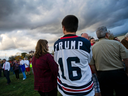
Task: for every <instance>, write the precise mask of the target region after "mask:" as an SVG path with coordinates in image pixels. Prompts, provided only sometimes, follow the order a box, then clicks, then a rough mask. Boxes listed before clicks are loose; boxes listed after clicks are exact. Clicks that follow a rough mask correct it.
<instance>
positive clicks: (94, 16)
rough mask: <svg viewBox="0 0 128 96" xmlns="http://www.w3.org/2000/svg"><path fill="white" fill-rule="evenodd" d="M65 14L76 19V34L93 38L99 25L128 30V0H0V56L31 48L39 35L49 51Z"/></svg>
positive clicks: (118, 31) (115, 30) (116, 30)
mask: <svg viewBox="0 0 128 96" xmlns="http://www.w3.org/2000/svg"><path fill="white" fill-rule="evenodd" d="M69 14H72V15H75V16H77V17H78V19H79V28H78V31H77V35H79V36H80V34H81V33H84V32H86V33H88V34H89V35H90V36H93V37H95V38H96V35H95V31H96V29H97V28H98V27H99V26H106V27H107V28H108V30H110V31H111V32H112V33H113V34H114V35H116V36H119V35H122V34H126V33H127V32H128V0H0V58H2V59H3V58H7V57H8V56H11V55H15V54H16V53H17V52H20V53H21V52H29V51H31V50H35V46H36V43H37V41H38V40H39V39H47V40H48V42H49V47H50V52H51V51H52V50H53V44H54V42H55V41H56V40H57V39H58V38H60V37H61V36H63V33H62V27H61V21H62V19H63V18H64V17H65V16H66V15H69Z"/></svg>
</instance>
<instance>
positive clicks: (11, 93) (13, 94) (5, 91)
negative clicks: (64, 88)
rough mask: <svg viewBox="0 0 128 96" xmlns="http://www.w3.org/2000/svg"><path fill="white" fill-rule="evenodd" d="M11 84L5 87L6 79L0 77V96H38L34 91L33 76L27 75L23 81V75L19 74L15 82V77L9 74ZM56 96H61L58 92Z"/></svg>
mask: <svg viewBox="0 0 128 96" xmlns="http://www.w3.org/2000/svg"><path fill="white" fill-rule="evenodd" d="M10 79H11V83H10V84H9V85H6V82H7V81H6V78H5V77H3V74H2V77H0V96H40V95H39V93H38V92H37V91H35V90H34V76H33V75H28V76H27V79H26V80H24V81H23V75H22V73H20V79H19V80H17V79H16V77H15V75H14V74H13V73H12V72H10ZM58 96H61V95H60V93H59V92H58Z"/></svg>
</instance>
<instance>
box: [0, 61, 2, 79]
mask: <svg viewBox="0 0 128 96" xmlns="http://www.w3.org/2000/svg"><path fill="white" fill-rule="evenodd" d="M0 77H2V62H1V59H0Z"/></svg>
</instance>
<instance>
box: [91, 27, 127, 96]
mask: <svg viewBox="0 0 128 96" xmlns="http://www.w3.org/2000/svg"><path fill="white" fill-rule="evenodd" d="M96 34H97V37H98V38H99V42H97V43H96V44H95V45H93V46H92V52H93V58H92V60H91V62H90V66H91V67H92V69H93V70H94V72H97V76H98V80H99V83H100V89H101V95H102V96H114V95H113V92H114V91H115V94H116V96H128V92H127V91H128V50H127V49H126V48H125V47H124V46H123V45H122V44H121V43H120V42H117V41H115V40H109V39H108V38H109V33H108V31H107V28H106V27H105V26H102V27H99V28H98V29H97V31H96ZM122 60H123V61H124V62H125V69H126V70H125V71H124V65H123V61H122ZM95 69H96V70H97V71H95Z"/></svg>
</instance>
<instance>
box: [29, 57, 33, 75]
mask: <svg viewBox="0 0 128 96" xmlns="http://www.w3.org/2000/svg"><path fill="white" fill-rule="evenodd" d="M29 64H30V69H31V73H32V74H33V69H32V58H30V61H29ZM31 73H30V74H31Z"/></svg>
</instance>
